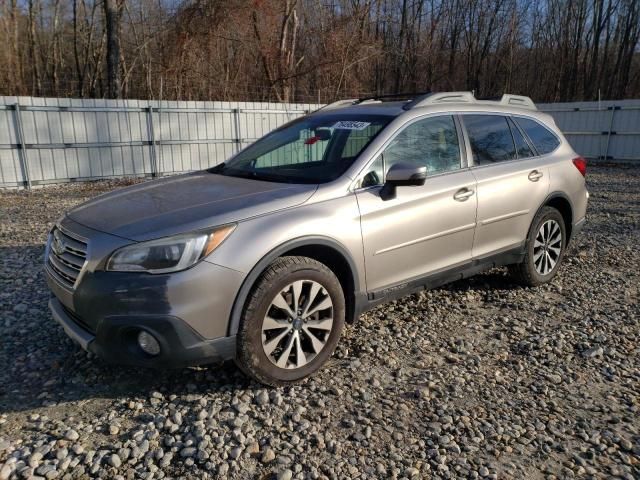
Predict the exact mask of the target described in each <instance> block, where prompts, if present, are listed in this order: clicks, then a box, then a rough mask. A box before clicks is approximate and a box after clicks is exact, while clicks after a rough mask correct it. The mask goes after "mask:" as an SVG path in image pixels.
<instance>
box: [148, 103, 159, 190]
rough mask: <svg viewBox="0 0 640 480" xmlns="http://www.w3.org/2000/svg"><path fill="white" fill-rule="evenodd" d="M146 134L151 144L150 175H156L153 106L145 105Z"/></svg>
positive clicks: (156, 158)
mask: <svg viewBox="0 0 640 480" xmlns="http://www.w3.org/2000/svg"><path fill="white" fill-rule="evenodd" d="M147 135H148V138H149V142H150V144H149V145H150V146H151V176H152V177H154V178H155V177H157V176H158V156H157V154H156V138H155V133H154V131H153V107H152V106H151V105H149V106H148V107H147Z"/></svg>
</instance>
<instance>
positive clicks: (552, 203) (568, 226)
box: [536, 192, 573, 244]
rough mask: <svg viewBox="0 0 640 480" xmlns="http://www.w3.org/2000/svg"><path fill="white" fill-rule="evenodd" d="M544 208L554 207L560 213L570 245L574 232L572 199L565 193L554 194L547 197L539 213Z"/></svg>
mask: <svg viewBox="0 0 640 480" xmlns="http://www.w3.org/2000/svg"><path fill="white" fill-rule="evenodd" d="M543 207H553V208H555V209H556V210H558V211H559V212H560V214H561V215H562V218H563V220H564V228H565V230H566V232H567V244H569V241H570V240H571V233H572V230H573V204H572V203H571V199H570V198H569V197H568V196H567V195H566V194H565V193H563V192H553V193H551V194H549V195H548V196H547V198H546V199H545V201H544V202H543V204H542V205H541V206H540V208H539V209H538V211H540V210H541V209H542V208H543ZM536 215H537V212H536Z"/></svg>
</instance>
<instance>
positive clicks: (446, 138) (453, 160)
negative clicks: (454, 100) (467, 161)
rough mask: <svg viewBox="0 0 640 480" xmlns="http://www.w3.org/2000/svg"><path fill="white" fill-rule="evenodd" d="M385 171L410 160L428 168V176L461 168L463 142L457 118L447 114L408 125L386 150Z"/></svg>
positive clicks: (384, 156)
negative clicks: (461, 146)
mask: <svg viewBox="0 0 640 480" xmlns="http://www.w3.org/2000/svg"><path fill="white" fill-rule="evenodd" d="M383 158H384V165H385V170H387V171H388V170H389V168H391V167H392V166H393V165H394V164H395V163H398V162H408V163H413V164H415V165H420V166H425V167H427V175H433V174H436V173H442V172H448V171H450V170H458V169H459V168H460V144H459V142H458V133H457V131H456V125H455V122H454V120H453V117H452V116H450V115H443V116H438V117H429V118H425V119H423V120H418V121H416V122H413V123H412V124H410V125H409V126H407V127H406V128H405V129H404V130H402V131H401V132H400V133H398V135H396V137H395V138H394V139H393V140H392V141H391V143H390V144H389V146H388V147H387V148H386V149H385V150H384V152H383Z"/></svg>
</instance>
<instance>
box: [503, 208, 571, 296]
mask: <svg viewBox="0 0 640 480" xmlns="http://www.w3.org/2000/svg"><path fill="white" fill-rule="evenodd" d="M566 245H567V234H566V227H565V224H564V218H563V217H562V214H561V213H560V212H559V211H558V210H556V209H555V208H553V207H543V208H542V209H541V210H540V211H539V212H538V213H537V214H536V216H535V217H534V219H533V222H532V223H531V229H530V230H529V235H528V237H527V244H526V253H525V257H524V260H523V261H522V263H519V264H516V265H511V266H510V267H509V270H510V271H511V273H512V275H513V276H514V277H515V278H516V279H517V280H518V281H520V282H521V283H523V284H525V285H529V286H532V287H534V286H537V285H542V284H543V283H547V282H550V281H551V279H552V278H553V277H554V276H555V275H556V273H558V268H559V267H560V263H561V262H562V259H563V257H564V253H565V248H566Z"/></svg>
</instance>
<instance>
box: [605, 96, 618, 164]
mask: <svg viewBox="0 0 640 480" xmlns="http://www.w3.org/2000/svg"><path fill="white" fill-rule="evenodd" d="M609 108H610V109H611V116H610V117H609V131H608V132H607V143H606V147H605V150H604V156H603V157H602V159H603V160H604V161H607V157H609V144H610V142H611V133H612V132H611V130H612V129H613V116H614V115H615V114H616V110H618V109H619V108H620V107H616V106H615V105H612V106H610V107H609Z"/></svg>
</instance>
